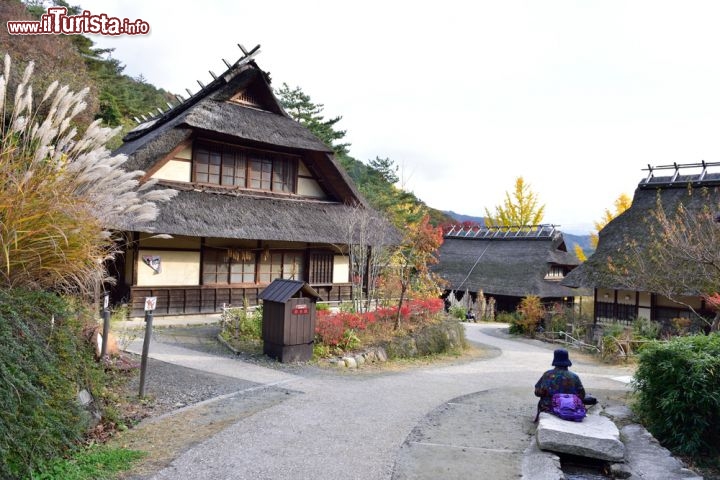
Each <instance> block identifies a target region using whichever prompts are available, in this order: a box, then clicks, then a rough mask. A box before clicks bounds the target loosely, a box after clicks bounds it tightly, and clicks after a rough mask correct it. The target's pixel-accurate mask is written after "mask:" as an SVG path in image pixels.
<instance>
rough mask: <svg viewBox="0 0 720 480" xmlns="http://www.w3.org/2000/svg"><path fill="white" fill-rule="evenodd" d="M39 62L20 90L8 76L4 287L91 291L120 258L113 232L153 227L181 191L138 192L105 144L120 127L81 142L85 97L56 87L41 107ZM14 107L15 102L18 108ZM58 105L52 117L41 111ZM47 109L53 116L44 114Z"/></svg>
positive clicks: (1, 212) (1, 245) (0, 207)
mask: <svg viewBox="0 0 720 480" xmlns="http://www.w3.org/2000/svg"><path fill="white" fill-rule="evenodd" d="M32 72H33V63H32V62H31V63H30V64H28V66H27V68H26V69H25V71H24V73H23V75H22V79H21V81H20V83H19V84H18V86H17V88H16V89H15V92H10V91H8V85H10V82H9V80H10V75H12V62H11V60H10V57H9V56H8V55H6V56H5V61H4V69H3V73H2V76H0V255H1V258H0V286H2V287H18V286H25V287H30V288H51V289H55V290H61V291H82V292H91V291H92V290H93V289H94V287H95V286H96V285H97V283H98V282H100V281H103V280H104V279H105V269H104V262H105V261H106V260H108V259H110V258H112V256H113V255H114V254H115V242H114V240H113V237H112V235H111V234H110V229H111V228H113V227H117V226H118V225H123V224H124V223H126V222H127V221H128V220H129V219H132V220H133V221H134V222H137V220H138V219H142V220H145V221H152V220H153V219H155V218H156V217H157V206H156V202H162V201H166V200H168V199H170V198H171V197H172V196H173V195H175V194H176V193H177V192H175V191H172V190H162V191H157V190H152V188H151V186H152V184H151V185H142V186H141V185H140V182H139V181H140V178H141V177H142V175H143V174H144V172H141V171H131V172H128V171H126V170H124V169H123V168H122V165H123V164H124V163H125V161H126V159H127V158H126V157H125V156H123V155H116V156H111V153H110V151H109V150H107V148H105V144H106V143H107V141H108V140H109V139H110V138H112V137H113V136H114V135H116V134H117V133H118V132H117V129H109V128H104V127H102V126H101V125H100V121H99V120H97V121H95V122H93V123H91V124H90V125H89V126H88V127H87V129H86V130H85V132H84V133H83V135H82V136H81V137H80V138H77V130H76V129H75V127H74V124H73V119H74V118H75V117H76V116H77V115H78V114H79V113H80V112H82V111H83V110H84V109H85V106H86V104H85V101H84V98H85V96H86V95H87V93H88V90H87V89H84V90H82V91H80V92H77V93H76V92H72V91H70V89H69V88H68V87H67V86H62V87H60V88H58V85H59V82H57V81H55V82H53V83H52V84H51V85H50V86H49V87H48V89H47V91H46V92H45V94H44V95H43V98H42V100H41V102H40V104H39V105H37V106H35V105H33V101H32V98H33V91H32V85H31V83H30V82H31V80H32ZM10 99H12V100H10ZM48 101H49V102H50V106H49V108H48V109H47V110H46V111H47V113H46V114H44V115H42V116H41V115H38V114H37V112H38V109H39V107H40V106H41V105H43V104H45V103H46V102H48ZM43 111H45V110H43Z"/></svg>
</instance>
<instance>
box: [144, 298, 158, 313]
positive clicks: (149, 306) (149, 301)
mask: <svg viewBox="0 0 720 480" xmlns="http://www.w3.org/2000/svg"><path fill="white" fill-rule="evenodd" d="M156 306H157V297H145V311H146V312H152V311H153V310H155V307H156Z"/></svg>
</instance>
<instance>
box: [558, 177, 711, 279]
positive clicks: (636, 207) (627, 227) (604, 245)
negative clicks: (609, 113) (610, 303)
mask: <svg viewBox="0 0 720 480" xmlns="http://www.w3.org/2000/svg"><path fill="white" fill-rule="evenodd" d="M689 178H690V179H693V180H694V178H695V177H694V176H689ZM670 180H671V177H658V178H654V179H652V180H651V182H649V183H645V180H643V181H641V182H640V183H639V184H638V187H637V189H636V190H635V194H634V196H633V201H632V205H631V206H630V208H628V209H627V210H625V212H623V213H622V214H620V215H618V216H617V217H616V218H614V219H613V220H612V221H611V222H610V223H608V224H607V225H606V226H605V228H603V229H602V230H601V231H600V232H599V235H598V246H597V249H596V250H595V253H593V255H591V256H590V258H588V259H587V260H586V261H585V262H584V263H583V264H582V265H580V266H579V267H578V268H576V269H575V270H573V271H572V272H571V273H570V274H569V275H568V276H567V277H566V278H565V279H564V280H563V282H562V283H563V284H564V285H567V286H569V287H584V288H597V287H602V288H624V285H621V284H620V283H618V280H617V279H614V278H613V277H612V276H611V275H607V272H606V268H605V267H606V266H607V264H608V259H610V258H611V257H617V255H618V252H622V251H623V249H625V248H626V247H625V246H626V245H627V242H628V241H630V240H632V241H634V242H636V243H637V244H638V246H639V247H640V248H642V246H643V245H646V244H647V242H648V241H649V239H650V238H651V234H650V232H651V228H652V224H653V223H654V216H653V212H654V210H655V209H656V207H657V201H658V198H659V199H660V200H661V202H662V205H663V208H664V209H665V211H666V212H668V213H671V212H674V211H675V210H676V209H677V207H678V206H679V205H680V204H681V203H682V205H683V206H684V207H685V208H686V209H688V210H700V209H701V208H703V207H704V206H706V204H707V198H706V197H704V196H703V195H702V194H701V192H700V191H698V187H699V188H716V187H717V186H718V185H720V174H710V175H707V177H706V180H705V181H703V182H696V181H693V182H691V183H690V184H688V183H683V182H682V181H680V180H676V181H675V182H670Z"/></svg>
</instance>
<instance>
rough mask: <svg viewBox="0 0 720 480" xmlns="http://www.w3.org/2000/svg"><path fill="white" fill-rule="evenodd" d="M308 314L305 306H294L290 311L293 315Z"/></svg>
mask: <svg viewBox="0 0 720 480" xmlns="http://www.w3.org/2000/svg"><path fill="white" fill-rule="evenodd" d="M308 313H310V309H309V308H308V306H307V305H305V304H303V305H295V308H293V309H292V314H293V315H307V314H308Z"/></svg>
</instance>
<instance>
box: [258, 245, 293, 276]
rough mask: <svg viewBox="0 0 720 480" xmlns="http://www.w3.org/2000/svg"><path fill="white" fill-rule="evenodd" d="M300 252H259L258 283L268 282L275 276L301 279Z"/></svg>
mask: <svg viewBox="0 0 720 480" xmlns="http://www.w3.org/2000/svg"><path fill="white" fill-rule="evenodd" d="M303 261H304V255H303V253H302V252H272V253H262V254H260V262H259V267H258V283H270V282H272V281H273V280H275V279H276V278H285V279H290V280H302V279H303V273H304V272H303Z"/></svg>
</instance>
